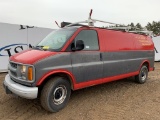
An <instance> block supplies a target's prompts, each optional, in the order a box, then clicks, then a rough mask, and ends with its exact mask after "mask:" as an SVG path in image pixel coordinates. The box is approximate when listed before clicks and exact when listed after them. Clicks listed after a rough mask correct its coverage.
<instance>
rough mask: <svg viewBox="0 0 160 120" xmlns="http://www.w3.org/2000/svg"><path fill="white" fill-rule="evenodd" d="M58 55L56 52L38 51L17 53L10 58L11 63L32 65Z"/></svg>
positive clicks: (30, 50)
mask: <svg viewBox="0 0 160 120" xmlns="http://www.w3.org/2000/svg"><path fill="white" fill-rule="evenodd" d="M55 54H58V53H57V52H50V51H40V50H32V49H29V50H25V51H23V52H21V53H17V54H15V55H14V56H11V57H10V60H11V61H14V62H18V63H23V64H34V63H35V62H36V61H39V60H41V59H44V58H46V57H49V56H52V55H55Z"/></svg>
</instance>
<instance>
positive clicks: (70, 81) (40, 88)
mask: <svg viewBox="0 0 160 120" xmlns="http://www.w3.org/2000/svg"><path fill="white" fill-rule="evenodd" d="M57 76H59V77H65V78H66V79H67V80H68V81H69V83H70V85H71V89H72V90H73V83H72V79H71V77H70V76H69V75H67V74H65V73H55V74H52V75H50V76H48V77H47V78H45V80H43V82H42V83H41V85H40V86H39V92H38V93H41V90H42V88H43V87H44V85H45V84H46V83H47V82H48V81H49V80H50V79H51V78H53V77H57Z"/></svg>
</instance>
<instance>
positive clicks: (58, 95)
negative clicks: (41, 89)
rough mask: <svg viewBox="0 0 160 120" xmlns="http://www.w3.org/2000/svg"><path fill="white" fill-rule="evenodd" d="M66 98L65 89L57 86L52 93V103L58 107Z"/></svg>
mask: <svg viewBox="0 0 160 120" xmlns="http://www.w3.org/2000/svg"><path fill="white" fill-rule="evenodd" d="M66 96H67V89H66V87H65V86H64V85H61V86H58V87H57V88H56V89H55V90H54V92H53V102H54V104H56V105H59V104H61V103H63V102H64V100H65V98H66Z"/></svg>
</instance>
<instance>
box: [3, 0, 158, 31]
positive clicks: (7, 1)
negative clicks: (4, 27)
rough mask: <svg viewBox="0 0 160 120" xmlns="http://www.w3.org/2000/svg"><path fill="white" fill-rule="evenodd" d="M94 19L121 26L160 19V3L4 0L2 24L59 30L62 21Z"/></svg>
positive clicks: (147, 0)
mask: <svg viewBox="0 0 160 120" xmlns="http://www.w3.org/2000/svg"><path fill="white" fill-rule="evenodd" d="M90 9H93V14H92V18H95V19H100V20H105V21H109V22H114V23H120V24H129V23H131V22H134V23H138V22H139V23H141V24H142V25H143V26H144V25H146V24H147V23H148V22H152V21H153V20H154V21H159V20H160V0H0V22H5V23H14V24H23V25H34V26H38V27H47V28H54V29H56V28H58V27H57V26H56V24H55V22H54V21H55V20H56V21H57V22H59V23H60V22H61V21H70V22H77V21H82V20H86V19H87V18H88V14H89V11H90Z"/></svg>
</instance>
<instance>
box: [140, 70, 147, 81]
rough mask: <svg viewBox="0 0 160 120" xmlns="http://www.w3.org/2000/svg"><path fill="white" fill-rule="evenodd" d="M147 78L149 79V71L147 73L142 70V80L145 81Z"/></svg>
mask: <svg viewBox="0 0 160 120" xmlns="http://www.w3.org/2000/svg"><path fill="white" fill-rule="evenodd" d="M146 78H147V71H146V69H144V70H142V74H141V80H142V81H145V79H146Z"/></svg>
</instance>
